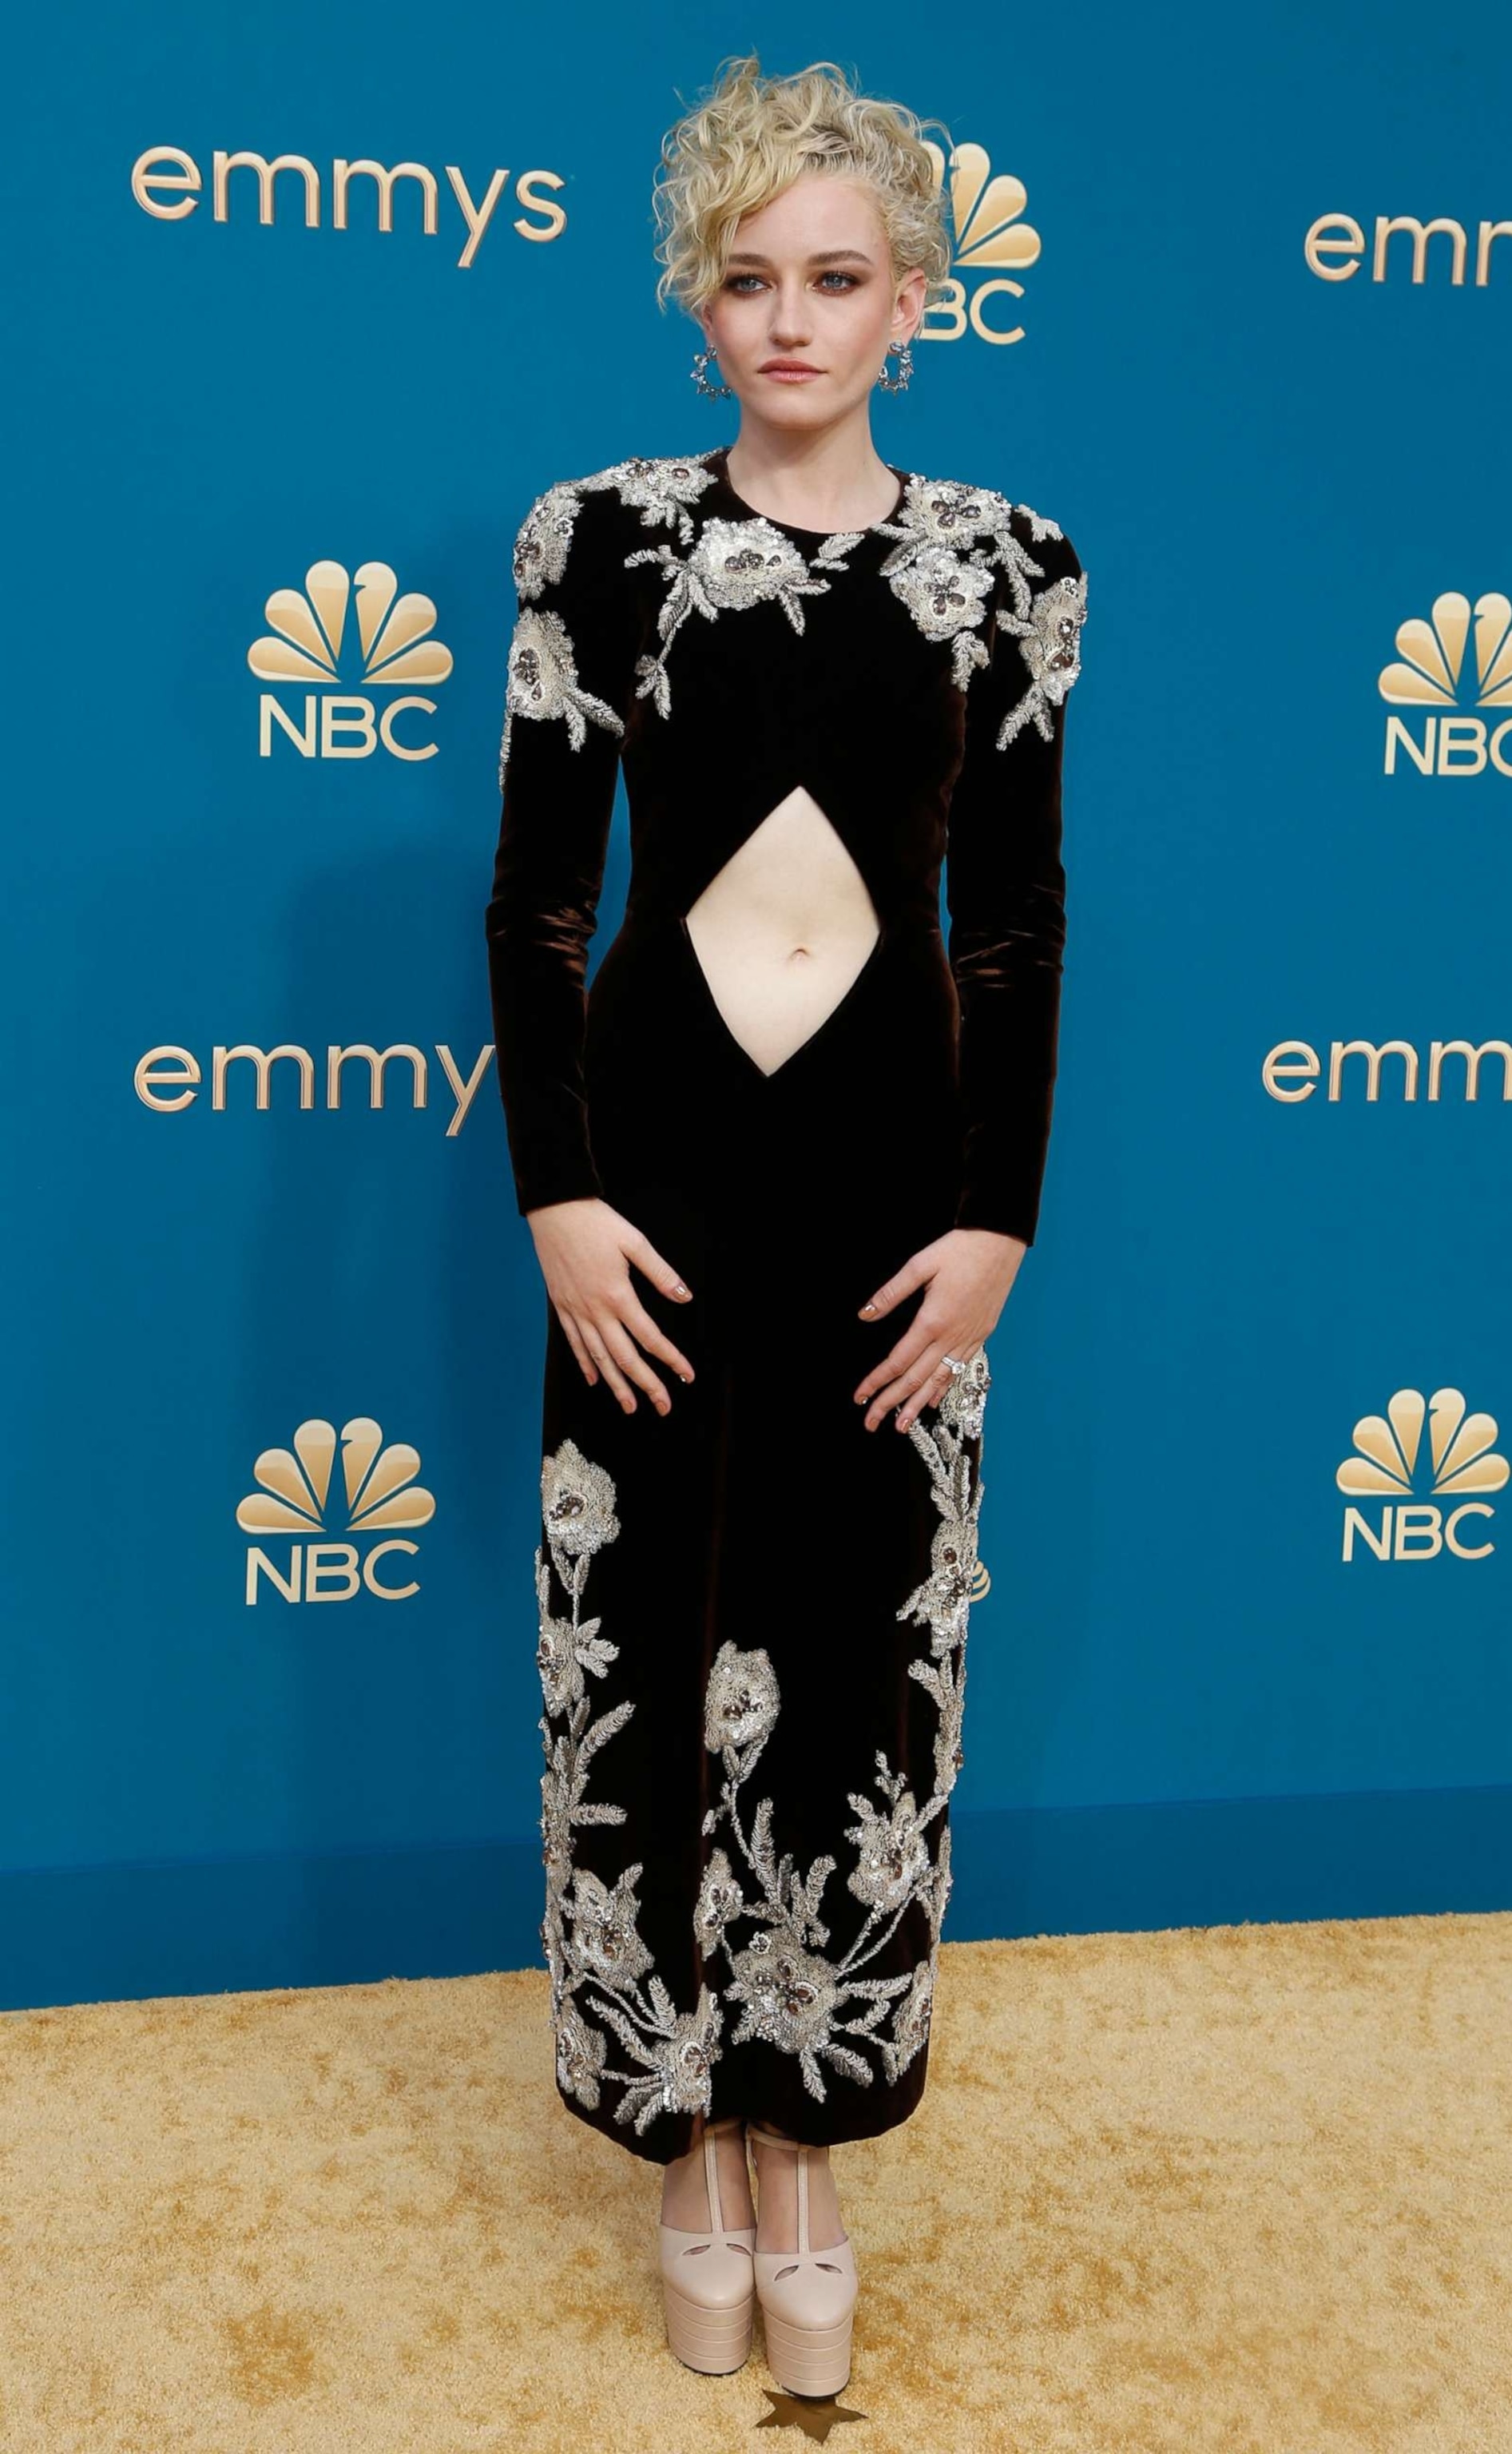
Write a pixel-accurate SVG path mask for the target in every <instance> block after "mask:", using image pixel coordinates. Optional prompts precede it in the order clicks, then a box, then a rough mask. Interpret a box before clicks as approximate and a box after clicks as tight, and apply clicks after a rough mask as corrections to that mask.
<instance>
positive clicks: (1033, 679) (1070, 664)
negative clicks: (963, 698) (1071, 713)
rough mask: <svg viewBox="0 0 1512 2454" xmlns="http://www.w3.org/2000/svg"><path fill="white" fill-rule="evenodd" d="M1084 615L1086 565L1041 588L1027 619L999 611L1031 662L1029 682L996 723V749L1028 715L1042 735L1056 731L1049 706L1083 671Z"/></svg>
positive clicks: (1004, 746) (1058, 701)
mask: <svg viewBox="0 0 1512 2454" xmlns="http://www.w3.org/2000/svg"><path fill="white" fill-rule="evenodd" d="M1086 618H1087V574H1086V573H1085V572H1084V571H1079V572H1078V573H1077V574H1076V577H1075V578H1071V577H1070V576H1069V575H1068V576H1067V577H1065V578H1061V579H1058V580H1056V581H1055V582H1054V583H1053V584H1052V585H1051V586H1050V587H1049V588H1045V589H1042V590H1041V591H1040V593H1039V594H1038V596H1037V597H1036V598H1035V600H1034V605H1033V607H1032V609H1031V612H1030V615H1029V619H1028V620H1027V621H1022V620H1019V619H1018V618H1017V617H1016V616H1014V615H1012V614H1004V615H1002V617H1001V627H1002V628H1003V629H1004V630H1006V631H1009V632H1012V633H1016V634H1018V647H1019V652H1020V654H1021V655H1022V657H1023V660H1024V662H1025V664H1026V665H1027V666H1028V668H1029V688H1028V689H1027V690H1026V691H1025V693H1024V694H1023V696H1022V698H1021V699H1020V700H1019V701H1018V705H1017V707H1012V708H1010V709H1009V711H1008V714H1006V715H1005V716H1004V717H1003V720H1002V722H1001V724H1000V725H999V726H998V749H999V750H1006V749H1007V747H1008V744H1009V743H1010V741H1012V740H1013V739H1014V737H1015V735H1016V734H1018V733H1019V732H1020V731H1021V730H1022V728H1023V727H1024V725H1025V724H1027V723H1028V722H1029V721H1030V719H1031V718H1032V719H1033V721H1034V724H1035V727H1036V729H1037V731H1038V732H1039V733H1041V734H1043V735H1044V738H1045V739H1046V741H1049V740H1051V739H1052V738H1053V737H1054V722H1053V719H1052V716H1051V713H1050V711H1051V709H1052V708H1056V707H1063V706H1064V705H1065V699H1066V694H1067V692H1068V691H1069V690H1070V688H1071V686H1072V684H1073V682H1074V681H1075V680H1076V678H1077V675H1078V674H1079V673H1080V671H1081V625H1082V623H1083V622H1084V621H1085V620H1086Z"/></svg>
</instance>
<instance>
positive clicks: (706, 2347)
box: [657, 2115, 756, 2377]
mask: <svg viewBox="0 0 1512 2454" xmlns="http://www.w3.org/2000/svg"><path fill="white" fill-rule="evenodd" d="M744 2126H745V2125H744V2123H743V2122H742V2121H741V2120H740V2118H739V2116H738V2115H733V2116H731V2117H730V2119H728V2120H727V2121H724V2122H713V2123H707V2124H706V2125H705V2128H704V2134H703V2173H704V2188H705V2192H706V2194H707V2197H708V2202H709V2225H708V2229H707V2230H706V2231H703V2232H690V2231H686V2230H683V2229H680V2228H678V2227H676V2226H675V2225H672V2224H666V2223H664V2224H660V2225H658V2227H657V2230H658V2234H659V2239H660V2255H661V2297H662V2306H663V2308H664V2309H665V2311H666V2316H667V2342H668V2343H669V2344H670V2345H671V2347H672V2350H673V2352H674V2353H675V2356H676V2358H677V2359H678V2360H679V2361H681V2363H682V2364H683V2366H684V2368H690V2369H696V2370H697V2372H698V2374H699V2375H700V2376H701V2377H728V2375H729V2374H730V2371H731V2370H732V2369H737V2368H740V2367H742V2366H743V2365H744V2363H745V2362H746V2361H747V2359H748V2358H749V2357H750V2351H751V2337H752V2333H753V2330H754V2327H755V2323H756V2283H755V2281H754V2278H753V2275H752V2266H753V2263H754V2260H755V2254H756V2226H755V2224H740V2225H736V2226H734V2227H732V2226H730V2225H728V2224H726V2223H725V2221H724V2209H723V2207H722V2205H721V2204H720V2200H719V2167H718V2160H717V2156H716V2148H715V2140H716V2137H717V2135H718V2133H719V2132H720V2131H722V2130H743V2128H744Z"/></svg>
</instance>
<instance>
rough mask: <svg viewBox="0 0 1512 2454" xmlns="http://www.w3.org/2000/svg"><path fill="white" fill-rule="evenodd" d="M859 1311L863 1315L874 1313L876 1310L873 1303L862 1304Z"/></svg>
mask: <svg viewBox="0 0 1512 2454" xmlns="http://www.w3.org/2000/svg"><path fill="white" fill-rule="evenodd" d="M861 1310H862V1312H863V1313H869V1312H875V1311H876V1310H877V1306H876V1305H875V1304H874V1303H869V1304H862V1306H861Z"/></svg>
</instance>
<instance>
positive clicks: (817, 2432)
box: [756, 2385, 871, 2445]
mask: <svg viewBox="0 0 1512 2454" xmlns="http://www.w3.org/2000/svg"><path fill="white" fill-rule="evenodd" d="M761 2391H762V2393H763V2394H764V2395H765V2396H766V2398H767V2401H768V2402H769V2403H770V2404H771V2405H772V2408H771V2410H770V2411H768V2412H765V2413H763V2415H762V2417H761V2418H760V2419H759V2420H758V2421H757V2422H756V2426H757V2427H758V2428H801V2429H802V2431H803V2434H804V2436H805V2437H812V2438H813V2440H814V2442H815V2444H816V2445H822V2444H823V2443H824V2441H825V2439H826V2438H827V2437H828V2435H829V2433H830V2431H831V2429H832V2428H834V2427H836V2426H837V2424H838V2423H839V2422H841V2421H844V2420H869V2419H870V2418H871V2414H870V2412H866V2411H852V2410H851V2409H850V2408H849V2406H848V2405H847V2404H843V2403H837V2402H836V2400H835V2397H834V2396H833V2394H826V2395H804V2394H778V2393H776V2391H775V2390H774V2388H773V2387H771V2386H769V2385H766V2386H763V2387H762V2389H761Z"/></svg>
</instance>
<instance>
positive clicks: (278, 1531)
mask: <svg viewBox="0 0 1512 2454" xmlns="http://www.w3.org/2000/svg"><path fill="white" fill-rule="evenodd" d="M338 1449H339V1453H340V1459H341V1478H340V1482H339V1484H338V1485H336V1486H335V1487H334V1488H333V1478H334V1468H335V1464H336V1458H337V1452H338ZM419 1471H420V1456H419V1451H418V1450H417V1449H413V1448H412V1447H411V1446H410V1444H409V1442H408V1441H407V1440H391V1441H385V1439H384V1437H383V1433H382V1431H381V1430H380V1428H379V1426H378V1425H377V1424H376V1423H375V1422H374V1421H373V1418H372V1417H371V1416H370V1415H354V1416H353V1418H352V1420H351V1422H349V1423H344V1424H343V1425H342V1427H341V1432H340V1436H339V1439H338V1437H337V1433H336V1429H335V1426H334V1424H333V1423H328V1422H325V1421H323V1420H322V1419H321V1418H319V1417H318V1416H315V1417H312V1418H311V1420H310V1421H309V1422H307V1423H301V1424H300V1426H299V1429H298V1430H297V1431H296V1432H295V1434H294V1437H293V1445H292V1448H287V1449H264V1451H263V1453H262V1455H261V1457H260V1458H258V1459H257V1461H256V1463H255V1465H254V1466H253V1467H252V1474H253V1476H254V1478H256V1481H257V1483H258V1485H259V1488H258V1489H257V1490H256V1491H251V1492H249V1493H248V1495H247V1497H246V1499H244V1500H243V1501H242V1502H241V1504H240V1506H239V1507H238V1508H237V1511H236V1522H237V1524H238V1525H239V1526H240V1527H241V1530H242V1532H243V1533H244V1534H252V1535H256V1536H259V1537H263V1538H266V1539H267V1540H268V1542H269V1544H270V1548H268V1549H265V1548H264V1547H263V1543H262V1541H261V1540H259V1541H254V1542H253V1544H252V1548H251V1549H250V1550H249V1552H248V1554H247V1599H248V1601H249V1602H255V1601H256V1600H257V1598H258V1595H259V1593H260V1591H261V1589H262V1586H263V1583H264V1582H265V1581H266V1582H267V1583H269V1584H271V1585H272V1587H273V1588H274V1590H275V1591H276V1592H277V1593H279V1594H281V1595H282V1597H283V1599H284V1600H285V1601H286V1602H349V1601H353V1600H354V1599H355V1598H356V1596H357V1595H358V1594H359V1593H361V1592H362V1591H363V1590H364V1589H365V1590H366V1591H367V1592H368V1593H370V1594H373V1595H375V1596H376V1597H377V1599H379V1600H380V1601H385V1602H399V1601H408V1599H410V1597H411V1595H412V1594H416V1593H418V1592H419V1590H420V1588H419V1585H418V1584H417V1582H416V1581H415V1580H414V1579H413V1577H412V1578H411V1579H410V1580H409V1582H408V1583H404V1584H391V1583H388V1582H386V1581H385V1579H383V1578H382V1577H380V1575H379V1569H380V1567H381V1566H383V1565H385V1564H386V1563H387V1562H388V1561H389V1560H390V1559H393V1555H394V1554H395V1553H398V1554H399V1555H401V1556H404V1555H408V1556H409V1557H411V1558H413V1556H414V1554H415V1552H416V1550H417V1549H418V1545H417V1544H416V1543H415V1542H413V1541H412V1540H410V1539H409V1536H410V1534H411V1533H413V1532H414V1531H417V1530H418V1528H419V1527H420V1526H422V1525H429V1524H430V1522H431V1519H432V1518H433V1516H434V1515H435V1501H434V1499H433V1497H432V1495H431V1493H430V1492H428V1491H426V1490H424V1489H422V1487H421V1486H420V1484H419V1483H418V1482H416V1480H415V1476H416V1475H417V1474H418V1473H419ZM375 1535H376V1536H379V1537H381V1538H382V1539H379V1540H376V1541H374V1540H373V1539H372V1538H373V1536H375ZM279 1536H283V1537H287V1538H288V1539H287V1541H285V1542H281V1543H277V1544H276V1545H275V1544H274V1541H273V1538H275V1537H279ZM275 1554H276V1555H275Z"/></svg>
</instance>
